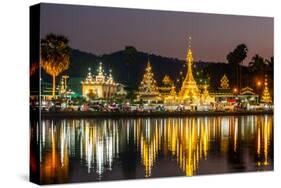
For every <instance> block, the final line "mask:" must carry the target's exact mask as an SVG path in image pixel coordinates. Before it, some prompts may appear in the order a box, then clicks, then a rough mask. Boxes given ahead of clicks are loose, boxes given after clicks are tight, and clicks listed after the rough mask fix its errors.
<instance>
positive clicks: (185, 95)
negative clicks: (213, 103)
mask: <svg viewBox="0 0 281 188" xmlns="http://www.w3.org/2000/svg"><path fill="white" fill-rule="evenodd" d="M189 40H191V37H189ZM186 62H187V74H186V77H185V79H184V81H183V84H182V87H181V90H180V92H179V97H180V98H181V100H182V101H183V102H191V103H198V102H199V99H200V91H199V89H198V87H197V84H196V81H195V80H194V77H193V73H192V62H193V57H192V51H191V42H189V49H188V51H187V57H186Z"/></svg>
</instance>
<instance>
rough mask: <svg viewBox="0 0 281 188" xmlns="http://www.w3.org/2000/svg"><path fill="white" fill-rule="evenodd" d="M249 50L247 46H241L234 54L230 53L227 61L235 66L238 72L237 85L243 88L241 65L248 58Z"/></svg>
mask: <svg viewBox="0 0 281 188" xmlns="http://www.w3.org/2000/svg"><path fill="white" fill-rule="evenodd" d="M247 53H248V48H247V46H246V44H239V45H238V46H237V47H236V48H235V49H234V50H233V51H232V52H230V53H229V54H228V55H227V57H226V59H227V61H228V62H229V64H231V65H232V66H233V69H234V70H235V71H236V85H237V86H238V87H239V89H240V87H241V71H240V65H241V64H242V62H243V60H244V59H245V58H246V57H247Z"/></svg>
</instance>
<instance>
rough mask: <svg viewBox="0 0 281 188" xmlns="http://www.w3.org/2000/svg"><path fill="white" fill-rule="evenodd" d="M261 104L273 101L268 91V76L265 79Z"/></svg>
mask: <svg viewBox="0 0 281 188" xmlns="http://www.w3.org/2000/svg"><path fill="white" fill-rule="evenodd" d="M261 102H263V103H272V99H271V96H270V93H269V90H268V83H267V75H265V79H264V89H263V93H262V96H261Z"/></svg>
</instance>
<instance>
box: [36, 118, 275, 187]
mask: <svg viewBox="0 0 281 188" xmlns="http://www.w3.org/2000/svg"><path fill="white" fill-rule="evenodd" d="M33 132H35V133H37V135H36V136H33V137H32V139H36V141H37V143H38V144H39V146H40V147H39V148H40V165H41V171H40V174H41V177H40V178H41V181H42V182H43V183H60V182H75V181H90V180H93V181H94V180H106V179H127V178H141V177H159V176H171V175H186V176H192V175H195V174H208V173H225V172H239V171H255V170H270V169H272V168H273V117H272V116H267V115H266V116H243V117H202V118H201V117H200V118H199V117H198V118H140V119H81V120H44V121H43V122H42V128H41V129H40V130H39V126H36V131H33Z"/></svg>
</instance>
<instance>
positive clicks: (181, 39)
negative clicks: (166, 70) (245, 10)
mask: <svg viewBox="0 0 281 188" xmlns="http://www.w3.org/2000/svg"><path fill="white" fill-rule="evenodd" d="M50 32H53V33H56V34H63V35H65V36H67V37H68V38H69V40H70V46H71V47H72V48H76V49H80V50H82V51H86V52H92V53H94V54H97V55H101V54H104V53H110V52H114V51H118V50H121V49H124V47H125V46H126V45H131V46H135V47H136V48H137V49H138V50H140V51H144V52H149V53H154V54H157V55H161V56H166V57H177V58H180V59H184V58H185V56H186V50H187V47H188V40H187V39H188V36H189V35H190V36H192V50H193V54H194V59H195V60H204V61H224V62H225V61H226V55H227V54H228V53H229V52H230V51H232V50H233V49H234V48H235V47H236V46H237V45H238V44H240V43H245V44H246V45H247V46H248V49H249V53H248V58H247V59H246V60H245V64H246V63H247V62H249V61H250V58H251V57H252V56H253V55H254V54H256V53H258V54H260V55H261V56H263V57H265V58H269V57H271V56H272V55H273V18H268V17H252V16H231V15H219V14H200V13H187V12H171V11H155V10H138V9H123V8H121V9H120V8H103V7H91V6H72V5H55V4H43V6H42V10H41V36H42V37H44V36H45V35H46V34H48V33H50Z"/></svg>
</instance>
